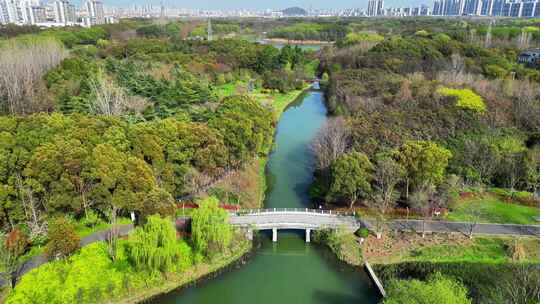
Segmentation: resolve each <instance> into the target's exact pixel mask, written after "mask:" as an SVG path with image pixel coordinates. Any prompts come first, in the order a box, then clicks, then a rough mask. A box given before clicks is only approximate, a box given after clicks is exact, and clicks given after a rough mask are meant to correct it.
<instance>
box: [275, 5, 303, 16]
mask: <svg viewBox="0 0 540 304" xmlns="http://www.w3.org/2000/svg"><path fill="white" fill-rule="evenodd" d="M281 12H282V13H283V15H285V16H307V14H308V12H307V11H306V10H305V9H303V8H301V7H297V6H295V7H289V8H286V9H284V10H282V11H281Z"/></svg>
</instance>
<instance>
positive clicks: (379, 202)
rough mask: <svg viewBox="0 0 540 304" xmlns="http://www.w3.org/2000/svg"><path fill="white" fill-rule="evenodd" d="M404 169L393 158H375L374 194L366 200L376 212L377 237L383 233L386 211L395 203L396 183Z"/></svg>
mask: <svg viewBox="0 0 540 304" xmlns="http://www.w3.org/2000/svg"><path fill="white" fill-rule="evenodd" d="M404 174H405V170H404V169H403V167H402V166H401V165H399V164H398V163H397V162H396V161H395V160H393V159H392V158H390V157H383V158H380V159H379V160H377V164H376V168H375V174H374V180H375V195H374V196H373V197H372V200H370V201H366V204H368V206H369V207H370V208H373V209H375V210H376V211H377V213H378V215H379V216H378V219H377V238H380V237H381V235H382V233H383V226H384V222H385V217H386V213H387V212H388V210H389V209H390V208H392V207H394V206H395V205H396V201H397V199H398V197H399V192H397V191H396V186H397V184H398V183H399V182H400V181H401V180H402V179H403V176H404Z"/></svg>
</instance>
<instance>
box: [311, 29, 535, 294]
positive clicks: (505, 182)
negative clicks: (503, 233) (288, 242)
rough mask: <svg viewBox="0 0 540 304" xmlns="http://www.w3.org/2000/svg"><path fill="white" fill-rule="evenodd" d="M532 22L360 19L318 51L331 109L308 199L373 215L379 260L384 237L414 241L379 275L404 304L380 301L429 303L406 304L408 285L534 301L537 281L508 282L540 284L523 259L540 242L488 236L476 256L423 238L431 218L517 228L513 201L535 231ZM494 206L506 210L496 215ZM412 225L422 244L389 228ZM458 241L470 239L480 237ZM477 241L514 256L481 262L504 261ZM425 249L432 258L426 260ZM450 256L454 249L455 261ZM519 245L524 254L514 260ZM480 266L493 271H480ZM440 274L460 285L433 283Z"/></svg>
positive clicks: (318, 140)
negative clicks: (525, 61) (524, 56)
mask: <svg viewBox="0 0 540 304" xmlns="http://www.w3.org/2000/svg"><path fill="white" fill-rule="evenodd" d="M512 22H514V23H512ZM526 22H527V21H523V24H518V22H517V21H507V23H506V24H505V23H504V21H503V22H501V23H502V24H497V25H495V26H490V25H489V24H483V23H482V21H479V22H478V23H474V22H472V21H470V22H468V20H437V19H425V20H424V19H418V20H415V21H402V20H399V21H398V20H388V19H383V20H379V21H377V20H375V21H373V22H367V21H366V22H358V23H356V24H355V25H354V26H350V28H349V33H348V34H347V35H346V36H345V37H344V38H343V39H342V40H338V41H336V43H335V46H334V47H325V48H323V49H322V50H321V53H320V65H319V75H321V79H322V80H323V85H324V86H325V88H326V95H327V106H328V108H329V111H330V112H331V114H332V115H331V118H330V120H329V121H328V123H327V124H326V125H325V126H324V127H323V128H322V129H321V130H320V132H319V134H318V135H317V137H316V138H315V140H314V141H313V143H312V149H313V151H314V153H315V155H316V164H315V175H314V177H315V180H314V183H313V184H312V186H311V191H310V194H311V196H312V198H313V199H314V200H316V201H318V202H319V203H320V204H323V205H325V207H326V208H341V209H349V210H356V211H357V212H359V213H360V214H361V215H362V216H372V217H374V218H376V227H375V230H376V231H378V232H377V236H376V238H375V237H374V238H373V239H372V240H371V244H372V245H371V246H373V247H372V248H370V250H373V251H374V252H373V253H372V254H370V256H371V257H377V254H376V253H375V252H376V251H385V250H388V251H391V249H387V248H389V247H390V248H391V246H392V245H391V244H392V243H390V241H387V240H389V239H391V240H392V242H394V244H396V243H398V242H399V240H400V239H402V238H405V239H406V241H405V240H404V241H403V242H405V243H406V245H405V246H406V247H410V249H409V248H407V250H405V252H408V251H409V250H410V253H404V252H403V251H404V249H402V251H398V252H396V253H395V254H396V255H399V257H401V259H400V258H398V257H394V259H395V260H394V262H393V263H392V262H390V261H385V260H384V259H382V258H381V259H379V260H378V261H379V262H380V263H381V264H382V265H379V266H378V271H379V273H382V275H383V277H384V279H385V280H389V281H390V282H391V283H390V290H391V291H390V292H391V293H392V294H393V296H394V297H395V299H396V301H395V302H394V301H392V300H387V301H385V303H386V302H388V303H422V302H415V301H413V300H410V299H412V298H415V299H417V298H416V296H419V294H420V293H418V292H416V293H415V292H412V290H421V289H424V290H425V292H426V293H429V292H428V291H427V290H431V291H434V290H439V291H438V292H436V293H439V294H445V295H449V297H448V298H445V297H443V296H438V297H437V298H439V299H441V301H443V302H444V301H446V300H447V301H449V302H448V303H470V301H471V299H472V301H473V302H474V303H507V300H508V299H512V301H510V302H511V303H536V302H537V301H538V300H540V297H539V295H538V288H536V287H534V286H533V285H534V284H535V283H532V284H531V285H528V284H526V283H523V286H524V287H523V289H522V290H521V291H520V292H516V293H514V292H513V291H512V290H511V288H510V287H509V286H513V285H512V284H513V283H509V282H510V281H512V280H514V281H520V282H522V281H521V280H524V281H523V282H525V281H528V282H529V280H530V282H536V284H537V282H539V281H538V279H539V278H540V275H539V272H538V267H537V265H536V266H535V265H534V262H532V261H531V263H532V264H533V265H531V266H530V267H529V268H527V267H528V266H523V267H522V266H519V265H520V264H519V263H518V262H519V261H524V260H527V258H524V256H528V257H530V258H531V259H532V260H533V261H534V259H535V258H534V256H536V253H534V252H537V249H535V248H536V247H534V246H533V247H532V248H528V249H525V248H524V245H522V244H523V243H520V242H524V241H520V240H519V239H516V238H513V239H512V240H511V241H510V240H501V239H499V240H497V239H495V238H492V239H482V240H476V241H474V242H475V244H476V245H472V246H473V247H475V249H474V250H477V251H474V253H470V254H471V256H470V257H464V256H463V255H461V254H460V253H459V252H457V251H467V250H469V248H471V247H470V246H471V245H469V246H463V245H460V244H456V243H454V241H452V240H451V239H452V237H446V239H445V241H444V242H443V245H439V247H438V246H437V245H427V243H425V242H426V239H428V238H427V237H426V235H425V234H426V233H425V230H424V229H425V223H426V220H454V221H456V220H457V221H467V222H471V223H473V224H472V226H471V227H473V228H474V225H475V223H479V222H490V223H516V222H515V221H514V220H512V219H509V218H511V216H513V215H515V214H513V212H514V211H513V208H514V207H516V208H517V207H520V208H528V209H527V210H531V213H529V214H528V215H527V216H525V217H524V218H525V221H526V222H524V223H531V224H535V220H534V215H535V214H536V215H537V214H538V210H539V209H538V207H540V199H539V197H538V195H539V192H538V190H539V186H540V184H539V181H540V179H539V177H540V175H539V173H540V162H539V160H540V154H539V151H540V142H539V140H538V139H539V134H540V128H539V125H538V124H537V122H538V121H539V119H540V116H539V113H540V104H539V103H538V100H540V89H539V88H540V86H539V82H540V77H539V76H540V70H539V69H538V66H537V67H536V68H535V67H531V66H524V65H521V64H518V63H517V56H518V55H519V53H520V52H521V50H523V49H527V48H531V47H537V46H538V45H539V40H538V30H539V29H540V28H539V27H538V22H537V21H534V20H533V21H530V22H528V23H526ZM535 22H536V23H535ZM398 25H399V26H398ZM368 29H369V30H368ZM471 198H472V199H471ZM490 199H491V200H492V201H490ZM471 200H472V201H471ZM499 203H500V205H497V206H500V207H498V208H500V209H498V210H494V209H490V208H493V207H490V206H491V205H490V204H493V206H494V205H495V204H499ZM456 210H459V212H460V216H459V217H458V216H456V215H455V214H456V212H457V211H456ZM405 217H407V218H409V217H411V218H415V219H419V220H422V223H423V224H422V225H423V226H422V227H424V228H422V231H418V233H419V234H421V235H422V237H421V239H420V240H419V242H424V245H423V246H422V245H419V246H417V247H415V246H413V244H412V243H413V241H412V240H411V239H415V238H416V237H415V236H412V235H410V234H409V235H406V236H405V235H400V234H397V233H396V232H395V231H389V229H387V228H386V227H385V224H386V223H387V222H389V221H391V220H392V219H394V218H405ZM505 220H506V221H505ZM473 228H471V229H473ZM383 234H384V235H383ZM464 234H465V235H468V236H469V238H472V230H471V231H470V232H465V233H464ZM407 238H409V239H408V240H407ZM419 238H420V237H419ZM434 238H435V239H436V238H437V237H436V236H431V237H430V239H431V240H432V239H434ZM457 238H458V239H459V237H457ZM379 239H380V241H379ZM427 242H430V241H427ZM482 242H486V243H490V244H492V245H495V244H506V245H495V246H497V247H498V246H501V247H498V248H501V249H502V250H503V255H506V253H504V250H506V251H507V252H508V254H509V255H511V256H512V258H509V260H510V261H511V262H508V264H506V263H504V262H503V263H501V262H493V261H491V262H486V261H485V260H483V259H482V258H481V256H482V253H481V252H483V251H482V250H487V251H488V252H489V255H490V256H494V255H497V254H498V253H495V252H494V250H493V249H479V247H481V246H482V245H480V244H481V243H482ZM497 242H498V243H497ZM505 242H506V243H505ZM531 242H535V241H534V240H533V241H531ZM373 244H379V247H377V245H373ZM430 246H432V247H430ZM430 250H433V251H434V253H431V254H433V255H431V256H429V257H428V258H426V257H423V256H422V255H423V253H424V252H426V254H428V255H429V253H428V252H430ZM437 250H439V251H437ZM452 250H457V251H456V252H452V253H447V252H448V251H452ZM490 250H491V251H490ZM516 250H517V251H519V252H520V253H523V256H516V255H515V254H516V252H517V251H516ZM396 251H397V250H396ZM526 251H527V252H528V253H525V252H526ZM365 253H366V251H364V254H365ZM408 259H409V260H408ZM490 263H495V264H496V265H493V264H490ZM499 263H500V264H499ZM467 269H468V270H467ZM524 269H528V270H524ZM486 272H489V273H490V275H489V276H484V275H482V274H483V273H486ZM440 273H443V275H445V276H448V277H450V278H454V279H456V280H457V281H458V284H457V285H455V286H452V285H453V284H454V283H455V282H452V281H450V282H448V281H445V280H446V279H445V278H442V279H441V278H439V279H433V278H434V277H437V276H438V275H440ZM480 277H482V279H480ZM495 278H504V279H501V280H498V279H495ZM396 279H420V280H424V281H416V280H396ZM459 282H461V283H463V284H464V286H463V285H460V284H459ZM393 284H395V285H393ZM416 284H420V285H417V286H416ZM429 284H433V285H432V286H428V285H429ZM437 284H448V285H447V286H446V287H442V286H437ZM520 284H521V283H520ZM493 286H497V287H496V288H494V287H493ZM439 288H440V289H439ZM463 288H465V291H464V289H463ZM443 290H444V292H443ZM450 295H452V296H450ZM466 295H468V296H466ZM433 296H434V295H433V294H432V295H431V296H430V295H425V297H426V298H430V297H433ZM467 297H469V300H467ZM443 298H444V299H445V300H443ZM404 299H409V300H410V301H411V302H408V301H407V300H404ZM450 299H454V300H453V301H452V300H450ZM454 301H456V302H454Z"/></svg>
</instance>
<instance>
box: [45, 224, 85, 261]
mask: <svg viewBox="0 0 540 304" xmlns="http://www.w3.org/2000/svg"><path fill="white" fill-rule="evenodd" d="M48 236H49V243H47V247H46V249H45V253H46V254H47V256H48V257H49V258H65V257H68V256H69V255H71V254H72V253H74V252H75V251H77V250H78V249H79V247H80V241H81V239H80V237H79V236H78V235H77V233H76V232H75V227H74V226H73V224H72V223H71V222H70V221H68V220H67V219H66V218H65V217H58V218H56V219H54V220H53V221H52V222H51V223H50V224H49V233H48Z"/></svg>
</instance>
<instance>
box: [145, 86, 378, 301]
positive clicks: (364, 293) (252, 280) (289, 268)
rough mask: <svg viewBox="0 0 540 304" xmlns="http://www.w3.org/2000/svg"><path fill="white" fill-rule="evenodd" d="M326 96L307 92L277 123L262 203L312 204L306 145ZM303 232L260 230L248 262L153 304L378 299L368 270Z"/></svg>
mask: <svg viewBox="0 0 540 304" xmlns="http://www.w3.org/2000/svg"><path fill="white" fill-rule="evenodd" d="M326 114H327V112H326V107H325V104H324V95H323V94H322V92H320V91H315V90H313V91H309V92H307V93H306V94H305V95H304V96H303V97H302V98H300V99H299V100H298V101H296V102H295V103H293V104H291V105H290V106H289V107H288V109H287V110H286V111H285V112H284V113H283V115H282V116H281V119H280V121H279V123H278V126H277V132H276V138H275V142H276V148H275V150H274V151H273V152H272V154H271V155H270V158H269V161H268V165H267V175H268V180H269V184H270V187H269V189H268V192H267V195H266V200H265V206H266V207H267V208H273V207H290V208H291V207H312V206H310V203H309V198H308V195H307V192H308V187H309V184H310V183H311V179H312V170H313V169H312V168H313V166H312V164H313V155H312V153H311V151H310V149H309V143H310V141H311V140H312V138H313V137H314V136H315V134H316V133H317V131H318V130H319V128H320V127H321V126H322V125H323V123H324V122H325V120H326ZM303 233H304V232H303V231H301V232H300V231H298V232H295V231H286V232H283V231H279V234H278V242H277V243H272V242H271V240H270V238H271V237H270V234H263V235H262V237H261V239H262V240H261V242H262V244H261V247H260V248H259V249H257V251H256V252H255V254H254V256H253V257H252V258H251V259H250V260H249V262H248V263H247V265H244V266H242V267H240V268H239V269H235V270H233V271H230V272H226V273H224V274H222V275H220V276H218V277H217V278H215V279H211V280H209V281H206V282H203V283H201V284H199V285H197V286H193V287H189V288H185V289H180V290H177V291H173V292H171V293H169V294H166V295H163V296H160V297H159V298H156V299H154V300H153V301H152V303H159V304H164V303H167V304H168V303H183V304H212V303H220V304H244V303H245V304H253V303H257V304H274V303H283V304H289V303H290V304H318V303H321V304H322V303H336V304H338V303H339V304H343V303H355V304H360V303H365V304H369V303H377V301H378V296H377V294H376V291H375V289H374V288H373V286H372V284H371V283H370V281H369V278H368V277H367V275H366V273H365V272H364V271H363V270H361V269H359V268H354V267H351V266H349V265H346V264H344V263H342V262H340V261H338V260H337V258H336V257H335V255H334V254H333V253H331V252H330V251H329V250H328V249H327V248H326V247H324V246H320V245H316V244H313V243H310V244H306V243H305V242H304V235H303Z"/></svg>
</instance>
